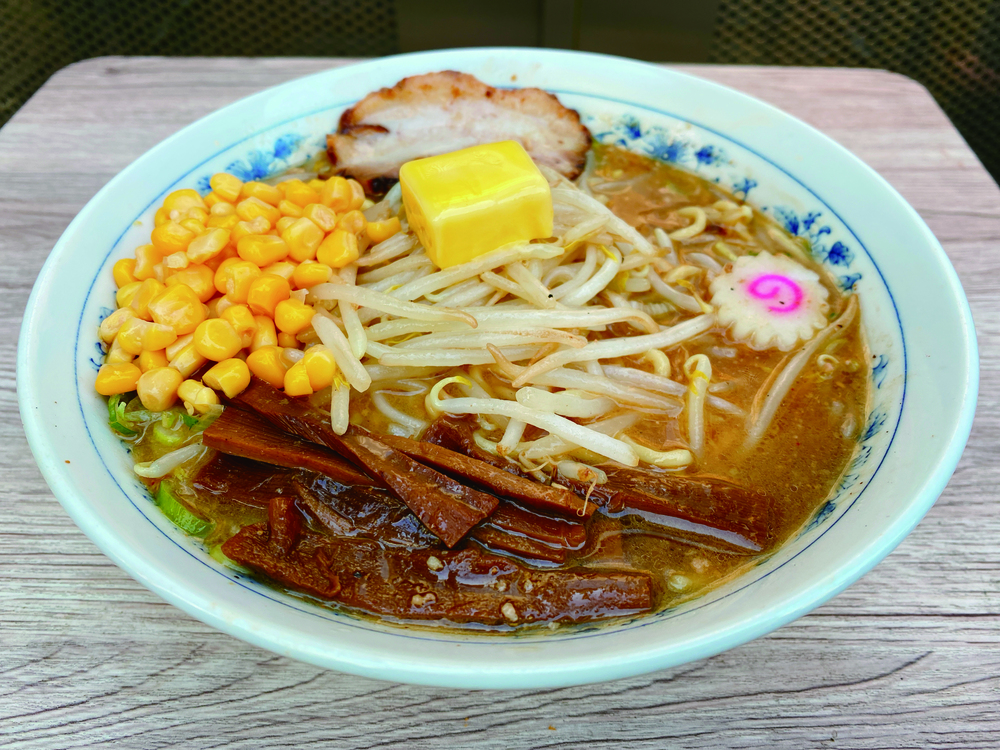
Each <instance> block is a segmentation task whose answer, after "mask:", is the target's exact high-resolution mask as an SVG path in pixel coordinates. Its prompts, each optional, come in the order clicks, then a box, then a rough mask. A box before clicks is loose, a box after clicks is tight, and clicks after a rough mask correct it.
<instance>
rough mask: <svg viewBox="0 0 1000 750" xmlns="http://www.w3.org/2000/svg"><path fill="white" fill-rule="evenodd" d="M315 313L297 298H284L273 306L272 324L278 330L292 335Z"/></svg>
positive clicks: (306, 324) (304, 326)
mask: <svg viewBox="0 0 1000 750" xmlns="http://www.w3.org/2000/svg"><path fill="white" fill-rule="evenodd" d="M315 314H316V310H314V309H313V308H312V307H310V306H309V305H307V304H305V303H304V302H299V301H298V300H297V299H286V300H283V301H281V302H279V303H278V305H277V306H276V307H275V308H274V324H275V326H277V328H278V330H280V331H284V332H285V333H290V334H292V335H293V336H295V335H297V334H298V333H299V332H300V331H302V330H303V329H304V328H306V327H307V326H308V325H309V323H310V322H312V318H313V315H315Z"/></svg>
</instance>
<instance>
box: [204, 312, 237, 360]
mask: <svg viewBox="0 0 1000 750" xmlns="http://www.w3.org/2000/svg"><path fill="white" fill-rule="evenodd" d="M192 343H193V344H194V348H195V351H197V352H198V354H200V355H201V356H203V357H204V358H205V359H210V360H212V361H213V362H221V361H222V360H224V359H229V358H230V357H233V356H235V355H236V354H238V353H239V351H240V349H242V348H243V341H242V340H241V339H240V335H239V334H238V333H237V332H236V329H235V328H233V326H232V325H231V324H230V323H229V321H228V320H224V319H223V318H211V319H209V320H203V321H202V322H201V323H200V324H199V325H198V327H197V328H196V329H195V332H194V341H193V342H192Z"/></svg>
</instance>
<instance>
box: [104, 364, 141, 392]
mask: <svg viewBox="0 0 1000 750" xmlns="http://www.w3.org/2000/svg"><path fill="white" fill-rule="evenodd" d="M141 376H142V370H140V369H139V368H138V367H136V366H135V365H133V364H131V363H130V362H123V363H122V364H117V365H101V369H100V370H98V372H97V380H96V381H95V383H94V386H95V387H96V388H97V392H98V393H100V394H101V395H102V396H114V395H115V394H116V393H128V392H129V391H134V390H135V386H136V383H138V382H139V378H140V377H141Z"/></svg>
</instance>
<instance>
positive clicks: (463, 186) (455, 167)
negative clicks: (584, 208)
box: [399, 141, 552, 268]
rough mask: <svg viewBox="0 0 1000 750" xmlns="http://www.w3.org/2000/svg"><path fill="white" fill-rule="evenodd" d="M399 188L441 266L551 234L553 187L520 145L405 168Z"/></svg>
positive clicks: (409, 164)
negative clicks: (551, 188)
mask: <svg viewBox="0 0 1000 750" xmlns="http://www.w3.org/2000/svg"><path fill="white" fill-rule="evenodd" d="M399 182H400V186H401V188H402V191H403V205H404V206H405V207H406V217H407V219H408V220H409V222H410V227H412V228H413V231H414V232H416V235H417V237H418V238H419V239H420V242H421V243H422V244H423V246H424V248H425V249H426V250H427V256H428V257H429V258H430V259H431V261H433V262H434V264H435V265H436V266H437V267H438V268H448V267H450V266H457V265H459V264H460V263H468V262H469V261H470V260H475V259H476V258H478V257H479V256H480V255H485V254H486V253H488V252H491V251H493V250H496V249H497V248H498V247H501V246H502V245H507V244H509V243H511V242H526V241H527V240H537V239H542V238H545V237H551V236H552V193H551V191H550V190H549V183H548V181H547V180H546V179H545V178H544V177H543V176H542V173H541V172H540V171H538V167H536V166H535V163H534V162H533V161H532V160H531V157H530V156H528V152H527V151H525V150H524V147H522V146H521V144H520V143H518V142H517V141H502V142H500V143H488V144H485V145H482V146H473V147H471V148H466V149H462V150H461V151H454V152H452V153H450V154H441V155H440V156H431V157H428V158H426V159H416V160H414V161H409V162H406V163H405V164H404V165H403V166H402V167H400V168H399Z"/></svg>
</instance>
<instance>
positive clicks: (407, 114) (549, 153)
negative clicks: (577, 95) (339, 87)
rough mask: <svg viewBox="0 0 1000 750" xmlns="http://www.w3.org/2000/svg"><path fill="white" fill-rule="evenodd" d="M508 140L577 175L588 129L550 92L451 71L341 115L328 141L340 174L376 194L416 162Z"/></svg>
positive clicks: (384, 92)
mask: <svg viewBox="0 0 1000 750" xmlns="http://www.w3.org/2000/svg"><path fill="white" fill-rule="evenodd" d="M507 140H513V141H519V142H520V143H521V145H522V146H524V148H525V150H526V151H527V152H528V153H529V154H531V158H532V159H534V160H535V162H536V163H537V164H544V165H545V166H547V167H551V168H552V169H554V170H556V171H557V172H559V173H560V174H562V175H564V176H565V177H567V178H568V179H571V180H572V179H575V178H576V177H578V176H579V174H580V172H581V171H583V165H584V161H585V159H586V153H587V149H588V148H590V131H588V130H587V128H586V127H585V126H584V125H583V124H582V123H581V122H580V115H579V114H578V113H577V112H576V111H575V110H572V109H567V108H566V107H564V106H563V105H562V104H560V103H559V100H558V99H557V98H556V97H555V96H553V95H552V94H549V93H548V92H546V91H542V90H541V89H533V88H527V89H497V88H494V87H492V86H487V85H486V84H485V83H483V82H482V81H480V80H478V79H477V78H474V77H473V76H471V75H468V74H467V73H456V72H455V71H451V70H447V71H443V72H440V73H427V74H425V75H418V76H411V77H409V78H404V79H403V80H402V81H400V82H399V83H397V84H396V85H395V86H393V87H392V88H385V89H381V90H379V91H375V92H373V93H371V94H369V95H368V96H366V97H365V98H364V99H362V100H361V101H360V102H358V103H357V104H356V105H354V106H353V107H351V108H350V109H348V110H347V111H346V112H344V114H343V115H342V116H341V118H340V129H339V131H338V132H337V133H333V134H331V135H328V136H327V139H326V143H327V151H328V153H329V155H330V161H331V162H332V163H333V164H334V165H335V166H336V169H337V172H338V173H340V174H343V175H345V176H348V177H353V178H354V179H356V180H358V181H359V182H361V183H362V184H363V185H364V186H365V188H366V189H367V190H368V191H370V192H376V193H377V192H383V191H385V190H387V189H388V188H389V187H390V186H391V185H392V184H393V183H394V182H395V181H396V180H397V179H398V178H399V168H400V166H401V165H402V164H404V163H405V162H408V161H410V160H412V159H419V158H422V157H425V156H436V155H437V154H444V153H448V152H451V151H457V150H459V149H462V148H468V147H469V146H476V145H479V144H482V143H496V142H497V141H507Z"/></svg>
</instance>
